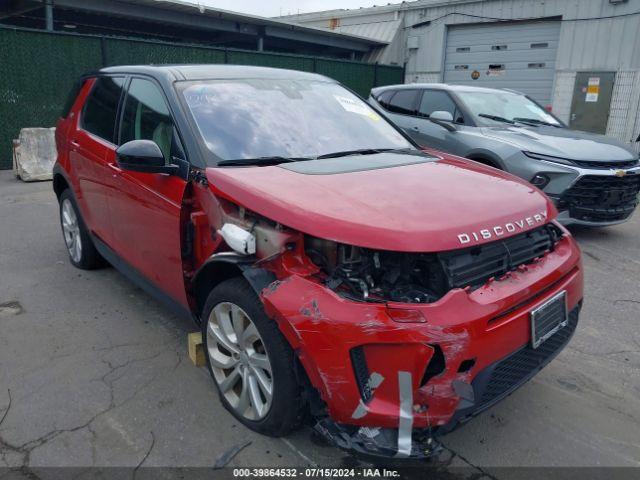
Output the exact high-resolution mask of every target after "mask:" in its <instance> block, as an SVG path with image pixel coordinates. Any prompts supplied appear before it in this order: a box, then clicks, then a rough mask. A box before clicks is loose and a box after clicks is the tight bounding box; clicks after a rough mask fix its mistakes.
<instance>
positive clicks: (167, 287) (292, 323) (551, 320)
mask: <svg viewBox="0 0 640 480" xmlns="http://www.w3.org/2000/svg"><path fill="white" fill-rule="evenodd" d="M57 145H58V162H57V164H56V166H55V176H54V189H55V192H56V194H57V196H58V199H59V201H60V218H61V223H62V231H63V234H64V239H65V242H66V246H67V248H68V250H69V256H70V259H71V262H72V263H73V264H74V265H75V266H77V267H79V268H84V269H91V268H94V267H97V266H99V265H101V264H103V263H104V261H105V260H106V262H108V263H110V264H112V265H114V266H115V267H117V268H118V269H120V270H121V271H122V272H123V273H125V274H126V275H128V276H129V277H131V278H132V279H133V280H134V281H136V282H138V283H139V284H140V285H141V286H142V287H144V288H145V289H146V290H148V291H149V292H150V293H152V294H154V295H156V296H157V297H159V298H160V299H162V300H164V301H166V303H167V304H168V305H169V306H171V307H172V308H173V309H174V311H176V312H178V313H183V314H184V315H185V316H188V317H191V318H193V319H194V320H195V321H196V322H197V323H198V324H199V325H200V326H201V328H202V337H203V341H204V346H205V351H206V352H207V362H208V367H209V370H210V372H211V375H212V377H213V380H214V382H215V384H216V386H217V388H218V391H219V393H220V399H221V401H222V403H223V404H224V405H225V407H226V408H227V409H228V410H229V411H230V412H231V413H232V414H233V415H234V416H236V417H237V418H238V419H239V420H240V421H241V422H242V423H244V424H245V425H246V426H248V427H249V428H251V429H253V430H256V431H258V432H261V433H264V434H268V435H284V434H286V433H287V432H289V431H290V430H291V429H293V428H295V427H296V426H298V425H299V424H300V423H301V422H302V421H303V420H304V419H312V421H313V422H314V425H315V428H316V430H317V431H318V432H320V433H321V434H322V435H324V436H325V437H326V438H327V439H329V440H331V441H332V442H333V443H334V444H336V445H337V446H339V447H342V448H346V449H350V450H352V451H356V452H361V453H365V454H370V455H377V456H396V457H413V458H424V457H426V456H429V455H431V454H433V453H434V451H436V445H437V441H435V437H437V436H438V435H441V434H443V433H446V432H448V431H450V430H451V429H452V428H454V427H455V426H456V425H458V424H460V423H462V422H464V421H466V420H468V419H469V418H471V417H472V416H473V415H475V414H477V413H479V412H481V411H482V410H485V409H486V408H488V407H489V406H491V405H493V404H494V403H495V402H497V401H498V400H500V399H502V398H504V397H505V396H506V395H508V394H509V393H511V392H512V391H513V390H514V389H516V388H517V387H519V386H520V385H522V384H523V383H524V382H525V381H527V380H528V379H529V378H531V377H532V376H533V375H534V374H535V373H536V372H538V371H539V370H540V369H541V368H542V367H543V366H544V365H545V364H547V363H548V362H549V361H550V360H551V359H552V358H553V357H554V356H555V355H556V354H558V352H559V351H560V350H562V348H563V347H564V346H565V345H566V343H567V342H568V341H569V338H570V337H571V335H572V334H573V332H574V330H575V328H576V325H577V322H578V313H579V310H580V305H581V301H582V290H583V273H582V266H581V261H580V252H579V250H578V247H577V246H576V243H575V242H574V240H573V239H572V237H571V235H570V234H569V233H568V232H567V231H566V230H565V229H564V228H563V227H562V226H560V225H559V224H558V223H557V222H556V221H555V220H554V218H555V216H556V213H557V212H556V210H555V209H554V207H553V205H552V204H551V202H550V201H549V199H548V198H547V197H545V196H544V195H543V194H542V193H541V192H540V191H539V190H538V189H536V188H535V187H533V186H531V185H529V184H527V183H526V182H524V181H521V180H519V179H517V178H515V177H513V176H511V175H509V174H506V173H503V172H500V171H498V170H495V169H492V168H489V167H485V166H483V165H480V164H478V163H474V162H471V161H467V160H463V159H460V158H457V157H452V156H450V155H444V154H442V153H438V152H429V153H428V152H424V151H421V150H419V149H418V148H417V147H416V145H415V144H414V143H413V142H412V141H411V140H410V139H409V138H408V137H407V136H406V135H405V134H403V133H402V132H401V131H399V130H398V129H397V128H395V127H394V126H392V125H391V124H390V123H389V122H387V121H386V120H385V119H384V117H383V116H381V115H379V114H378V112H377V111H376V110H375V109H374V108H372V107H371V106H369V105H367V104H366V103H365V102H364V101H363V100H362V99H360V98H359V97H358V96H356V95H354V94H353V93H352V92H350V91H349V90H348V89H346V88H344V87H342V86H341V85H340V84H338V83H337V82H335V81H333V80H331V79H328V78H326V77H322V76H319V75H315V74H309V73H302V72H294V71H287V70H278V69H267V68H256V67H241V66H226V65H225V66H214V65H203V66H198V65H191V66H154V67H151V66H136V67H112V68H107V69H104V70H100V71H99V72H98V73H96V74H92V75H87V76H86V77H84V78H82V80H81V82H79V83H78V86H77V87H76V89H74V91H73V92H72V94H71V96H70V100H69V101H68V103H67V108H66V110H65V112H64V114H63V117H62V118H61V119H60V120H59V122H58V128H57Z"/></svg>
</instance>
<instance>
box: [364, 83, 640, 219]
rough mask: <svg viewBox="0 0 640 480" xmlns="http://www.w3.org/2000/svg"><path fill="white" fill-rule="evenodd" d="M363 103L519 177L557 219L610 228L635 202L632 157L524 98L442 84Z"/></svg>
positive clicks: (430, 140)
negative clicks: (547, 200) (548, 202)
mask: <svg viewBox="0 0 640 480" xmlns="http://www.w3.org/2000/svg"><path fill="white" fill-rule="evenodd" d="M369 102H370V103H371V104H372V105H374V106H375V107H378V108H379V109H380V110H381V111H383V112H384V113H385V114H386V116H387V117H388V118H389V119H390V120H391V121H393V122H394V123H396V125H398V126H399V127H401V128H402V129H403V130H405V131H406V132H407V133H408V134H409V135H410V136H411V137H412V138H413V139H414V140H415V141H416V142H417V143H419V144H420V145H422V146H425V147H430V148H434V149H437V150H442V151H444V152H448V153H452V154H454V155H458V156H461V157H466V158H469V159H472V160H476V161H479V162H482V163H485V164H488V165H491V166H493V167H496V168H499V169H502V170H505V171H508V172H510V173H513V174H514V175H517V176H519V177H522V178H524V179H525V180H527V181H529V182H531V183H532V184H533V185H535V186H537V187H538V188H540V189H541V190H543V191H544V192H545V193H546V194H547V195H548V196H549V197H551V198H552V199H553V200H554V202H555V203H556V206H557V207H558V210H559V211H560V216H559V219H560V221H561V222H563V223H564V224H572V223H573V224H582V225H592V226H596V225H613V224H616V223H622V222H625V221H627V220H628V219H629V218H630V217H631V215H632V214H633V211H634V210H635V208H636V206H637V205H638V194H639V192H640V162H639V161H638V154H637V153H635V152H634V151H633V150H632V149H631V148H630V147H629V146H628V145H625V144H623V143H621V142H619V141H617V140H615V139H612V138H609V137H605V136H603V135H596V134H592V133H586V132H579V131H575V130H569V129H568V128H567V126H566V125H565V124H563V123H562V122H561V121H560V120H558V119H557V118H556V117H555V116H553V115H552V114H550V113H548V112H547V111H545V110H544V109H543V108H542V107H541V106H540V105H538V104H537V103H535V102H534V101H533V100H531V99H530V98H528V97H527V96H525V95H523V94H521V93H519V92H514V91H510V90H496V89H489V88H478V87H469V86H454V85H446V84H410V85H395V86H386V87H380V88H375V89H373V90H372V91H371V96H370V97H369Z"/></svg>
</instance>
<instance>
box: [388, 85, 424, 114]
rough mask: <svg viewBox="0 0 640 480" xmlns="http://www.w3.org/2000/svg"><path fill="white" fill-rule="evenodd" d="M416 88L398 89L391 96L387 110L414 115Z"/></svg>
mask: <svg viewBox="0 0 640 480" xmlns="http://www.w3.org/2000/svg"><path fill="white" fill-rule="evenodd" d="M418 93H419V92H418V90H398V91H397V92H396V94H395V95H394V96H393V97H391V100H390V101H389V106H388V107H387V110H389V111H390V112H394V113H402V114H404V115H415V113H416V107H417V105H416V103H417V101H418Z"/></svg>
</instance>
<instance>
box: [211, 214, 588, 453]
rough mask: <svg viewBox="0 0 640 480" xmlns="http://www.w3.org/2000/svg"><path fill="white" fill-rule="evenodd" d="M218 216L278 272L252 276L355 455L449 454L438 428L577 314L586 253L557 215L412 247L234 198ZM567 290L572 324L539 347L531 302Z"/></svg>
mask: <svg viewBox="0 0 640 480" xmlns="http://www.w3.org/2000/svg"><path fill="white" fill-rule="evenodd" d="M215 213H217V219H216V220H215V221H214V222H211V223H212V224H213V225H215V226H216V231H217V232H218V235H216V236H215V237H214V238H215V241H216V242H220V243H218V244H217V245H216V249H217V250H219V248H218V245H222V247H223V249H224V244H225V243H226V244H227V246H230V244H232V243H234V239H242V242H240V243H239V244H238V245H239V246H238V245H236V246H235V250H236V253H237V254H238V255H244V257H245V258H246V260H247V261H246V262H245V264H244V267H243V268H244V269H245V272H244V274H245V276H247V277H248V278H251V273H252V272H269V275H265V276H263V277H262V278H263V279H262V281H261V282H262V283H261V284H260V283H256V284H253V285H254V288H256V291H258V292H259V294H260V298H261V300H262V303H263V306H264V309H265V311H266V313H267V315H268V316H269V317H271V318H272V319H274V320H275V321H276V322H277V323H278V326H279V328H280V330H281V331H282V333H283V334H284V336H285V338H286V339H287V341H288V343H289V344H290V346H291V347H292V349H293V350H294V351H295V353H296V355H297V359H298V360H299V362H300V365H301V366H302V368H303V370H304V372H303V373H302V374H301V380H303V381H301V382H300V383H302V384H307V390H308V392H307V395H306V399H307V401H308V402H309V403H310V406H311V412H312V415H313V417H314V418H315V420H314V421H315V430H316V432H318V433H319V434H320V435H321V436H322V437H324V438H325V439H326V440H328V441H329V442H331V443H332V444H334V445H336V446H338V447H340V448H343V449H346V450H349V451H352V452H356V453H359V454H362V455H366V456H369V457H379V458H390V457H393V458H401V459H418V460H420V459H426V458H429V457H432V456H434V455H437V454H438V452H439V451H440V448H441V447H440V445H439V443H438V441H437V437H438V436H439V435H442V434H444V433H446V432H448V431H450V430H452V429H453V428H455V427H456V426H457V425H458V424H460V423H463V422H465V421H466V420H468V419H469V418H471V417H472V416H473V415H475V414H477V413H479V412H480V411H482V410H484V409H486V408H488V407H489V406H491V405H493V404H494V403H495V402H497V401H498V400H500V399H501V398H504V396H506V395H508V394H509V393H511V392H512V391H513V390H515V389H516V388H517V387H518V386H520V385H521V384H522V383H524V382H525V381H526V380H528V379H529V378H531V376H533V375H534V374H535V373H536V372H537V371H538V370H539V369H540V368H542V367H543V366H544V365H546V363H548V362H549V361H550V360H551V359H552V358H553V357H554V356H555V355H556V354H557V353H558V352H559V351H560V350H561V349H562V347H563V346H564V345H565V344H566V342H567V341H568V340H569V338H570V336H571V334H572V333H573V330H574V329H575V326H576V323H577V315H578V310H579V305H580V301H581V299H582V269H581V265H580V257H579V251H578V249H577V247H576V245H575V242H574V241H573V239H572V238H571V237H570V236H569V235H568V234H567V233H566V232H565V231H564V230H562V229H561V227H559V226H557V225H555V224H554V223H548V224H546V225H543V226H541V227H537V228H534V229H531V230H529V231H527V232H524V233H520V234H517V235H513V236H511V237H509V238H506V239H502V240H500V241H496V242H489V243H485V244H482V245H477V246H473V247H469V248H463V249H458V250H452V251H447V252H425V253H413V252H394V251H382V250H375V249H369V248H363V247H355V246H350V245H345V244H341V243H337V242H332V241H328V240H323V239H319V238H315V237H312V236H309V235H304V234H302V233H299V232H296V231H294V230H291V229H288V228H286V227H284V226H281V225H280V224H277V223H275V222H271V221H269V220H267V219H264V218H262V217H260V216H259V215H255V214H253V213H252V212H249V211H245V210H244V209H236V208H235V207H233V206H232V205H231V204H229V203H223V204H222V208H220V209H218V210H217V211H216V212H215ZM226 224H234V225H236V226H238V227H239V228H242V229H244V230H245V231H246V232H250V233H251V235H253V236H254V237H255V238H252V239H249V237H246V235H244V234H242V233H241V232H237V236H236V237H233V238H231V237H228V234H229V233H230V232H231V233H234V229H231V228H229V227H227V228H224V225H226ZM225 235H226V237H225ZM243 242H244V243H243ZM254 242H255V247H254ZM218 255H219V254H218ZM562 291H565V292H566V298H567V307H568V309H569V311H570V312H571V317H570V322H569V325H568V326H567V327H565V328H564V329H563V330H561V331H560V332H559V334H557V335H555V336H554V337H552V338H551V339H550V340H547V341H546V342H545V343H543V344H542V346H540V347H539V348H536V349H534V348H532V347H531V343H530V342H531V330H530V322H529V312H530V311H531V309H532V308H535V306H536V305H538V304H540V303H541V302H543V301H545V299H547V298H549V297H552V296H553V295H556V294H557V293H558V292H562ZM302 377H304V378H302Z"/></svg>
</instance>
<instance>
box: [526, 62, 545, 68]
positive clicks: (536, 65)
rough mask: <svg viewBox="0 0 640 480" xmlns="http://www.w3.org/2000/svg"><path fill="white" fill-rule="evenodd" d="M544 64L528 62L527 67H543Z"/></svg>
mask: <svg viewBox="0 0 640 480" xmlns="http://www.w3.org/2000/svg"><path fill="white" fill-rule="evenodd" d="M545 65H546V64H544V63H530V64H529V65H528V67H529V68H544V67H545Z"/></svg>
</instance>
